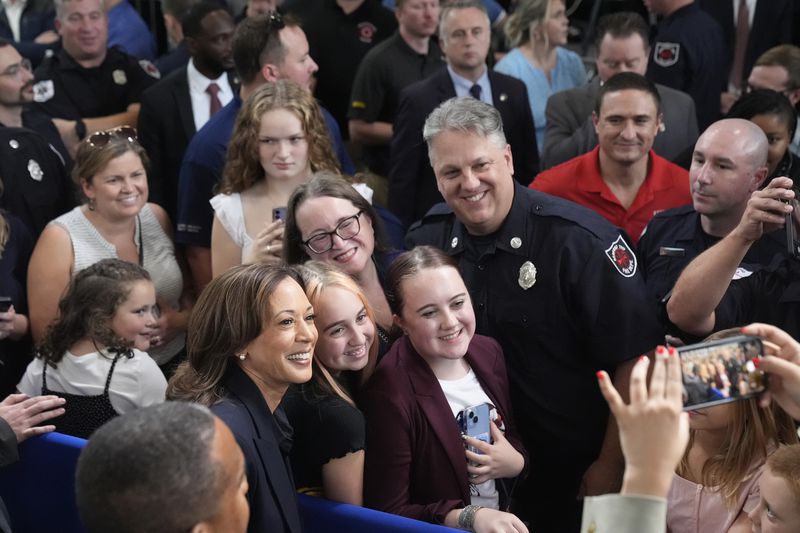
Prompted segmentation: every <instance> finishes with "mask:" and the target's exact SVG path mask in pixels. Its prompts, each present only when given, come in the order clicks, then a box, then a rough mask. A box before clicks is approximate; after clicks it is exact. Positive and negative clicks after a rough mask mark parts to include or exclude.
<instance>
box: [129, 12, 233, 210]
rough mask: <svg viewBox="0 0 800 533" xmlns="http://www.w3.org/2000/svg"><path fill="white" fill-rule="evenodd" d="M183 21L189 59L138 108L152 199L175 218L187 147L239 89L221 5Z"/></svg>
mask: <svg viewBox="0 0 800 533" xmlns="http://www.w3.org/2000/svg"><path fill="white" fill-rule="evenodd" d="M182 25H183V32H184V36H185V40H186V44H187V46H188V49H189V53H190V55H191V60H190V61H189V63H188V64H187V65H186V66H185V67H183V68H181V69H179V70H177V71H175V72H173V73H172V74H170V75H169V76H167V77H166V78H164V79H163V80H161V81H160V82H158V83H156V84H155V85H154V86H153V87H151V88H150V89H148V90H147V91H145V92H144V94H143V95H142V108H141V111H140V112H139V140H140V142H141V143H142V146H144V148H145V150H147V154H148V156H149V157H150V173H149V176H148V177H149V182H150V200H151V201H153V202H155V203H157V204H159V205H161V206H162V207H163V208H164V209H166V211H167V213H169V215H170V218H171V219H172V220H175V212H176V209H177V195H178V175H179V174H180V169H181V161H182V160H183V154H184V152H185V151H186V146H188V144H189V140H190V139H191V138H192V136H194V134H195V132H196V131H197V130H198V129H200V128H201V127H202V126H203V125H204V124H205V123H206V122H207V121H208V119H209V118H211V115H212V114H213V113H214V112H216V111H218V110H219V109H221V108H222V106H224V105H225V104H227V103H228V102H229V101H230V100H232V99H233V95H234V93H235V91H236V90H237V88H236V87H235V83H234V81H233V75H232V74H231V73H230V72H229V71H230V70H231V69H232V68H233V54H232V49H231V41H232V38H233V31H234V23H233V17H231V15H230V14H229V13H228V12H227V11H225V10H224V9H223V8H221V7H219V5H218V4H214V3H209V2H201V3H199V4H195V5H194V6H192V7H191V8H190V9H189V11H188V12H187V14H186V16H185V17H184V19H183V21H182ZM212 86H215V87H216V88H215V89H214V88H212Z"/></svg>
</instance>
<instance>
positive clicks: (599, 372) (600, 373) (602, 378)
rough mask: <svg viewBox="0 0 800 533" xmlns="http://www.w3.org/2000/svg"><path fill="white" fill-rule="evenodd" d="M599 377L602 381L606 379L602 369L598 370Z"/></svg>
mask: <svg viewBox="0 0 800 533" xmlns="http://www.w3.org/2000/svg"><path fill="white" fill-rule="evenodd" d="M597 379H599V380H600V381H603V380H604V379H605V378H604V377H603V371H602V370H598V371H597Z"/></svg>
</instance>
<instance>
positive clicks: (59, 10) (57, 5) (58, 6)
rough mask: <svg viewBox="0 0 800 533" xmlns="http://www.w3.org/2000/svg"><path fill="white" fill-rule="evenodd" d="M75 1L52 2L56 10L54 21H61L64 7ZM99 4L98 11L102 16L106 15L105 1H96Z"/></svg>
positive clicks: (59, 0)
mask: <svg viewBox="0 0 800 533" xmlns="http://www.w3.org/2000/svg"><path fill="white" fill-rule="evenodd" d="M74 1H75V0H53V4H54V5H55V8H56V20H61V18H62V17H63V16H64V7H65V4H67V3H68V2H74ZM98 1H99V2H100V11H102V12H103V15H105V13H106V3H105V0H98Z"/></svg>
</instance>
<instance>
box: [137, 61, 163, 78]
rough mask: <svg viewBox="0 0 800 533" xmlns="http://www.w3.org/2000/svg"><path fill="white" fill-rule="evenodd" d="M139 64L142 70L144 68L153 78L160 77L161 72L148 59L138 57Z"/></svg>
mask: <svg viewBox="0 0 800 533" xmlns="http://www.w3.org/2000/svg"><path fill="white" fill-rule="evenodd" d="M139 66H140V67H142V70H144V71H145V72H146V73H147V75H148V76H150V77H151V78H155V79H157V80H160V79H161V72H159V71H158V67H157V66H155V65H154V64H152V63H151V62H149V61H148V60H146V59H140V60H139Z"/></svg>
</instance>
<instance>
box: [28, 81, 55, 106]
mask: <svg viewBox="0 0 800 533" xmlns="http://www.w3.org/2000/svg"><path fill="white" fill-rule="evenodd" d="M55 95H56V89H55V86H54V85H53V80H42V81H40V82H39V83H37V84H35V85H34V86H33V101H34V102H39V103H41V102H47V101H48V100H50V99H51V98H52V97H53V96H55Z"/></svg>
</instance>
